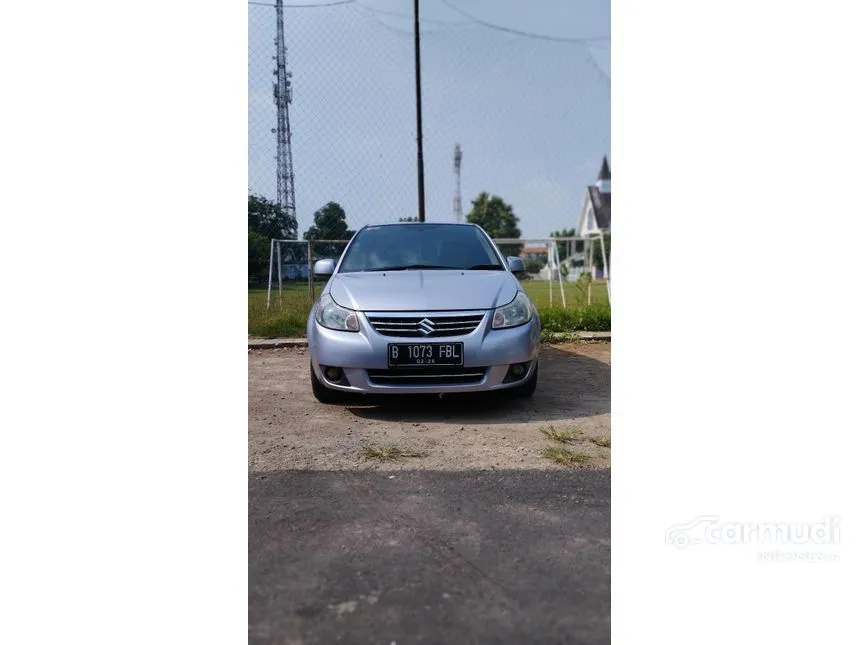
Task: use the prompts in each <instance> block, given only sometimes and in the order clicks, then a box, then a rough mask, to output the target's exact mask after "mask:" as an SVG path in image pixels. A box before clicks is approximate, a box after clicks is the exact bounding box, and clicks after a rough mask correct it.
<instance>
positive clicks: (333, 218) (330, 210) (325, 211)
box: [304, 202, 355, 256]
mask: <svg viewBox="0 0 860 645" xmlns="http://www.w3.org/2000/svg"><path fill="white" fill-rule="evenodd" d="M353 235H355V231H350V230H349V226H348V225H347V223H346V212H344V210H343V208H342V207H341V205H340V204H338V203H337V202H329V203H328V204H326V205H325V206H323V207H322V208H321V209H319V210H318V211H317V212H316V213H314V223H313V226H311V227H310V228H309V229H308V230H307V231H305V234H304V239H306V240H349V239H350V238H352V236H353ZM340 246H341V245H339V244H315V245H314V249H315V250H316V251H317V252H318V253H321V254H322V255H327V256H338V255H340V253H341V251H343V249H342V248H339V247H340Z"/></svg>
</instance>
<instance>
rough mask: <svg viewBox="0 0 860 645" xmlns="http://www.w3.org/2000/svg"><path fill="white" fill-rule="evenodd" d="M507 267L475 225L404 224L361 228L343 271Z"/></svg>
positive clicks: (344, 263) (498, 268)
mask: <svg viewBox="0 0 860 645" xmlns="http://www.w3.org/2000/svg"><path fill="white" fill-rule="evenodd" d="M504 268H505V267H504V265H502V263H501V262H500V261H499V257H498V255H497V254H496V252H495V250H494V249H493V246H492V244H491V243H490V241H489V240H488V239H487V238H486V236H485V235H484V234H483V233H482V232H481V231H480V230H479V229H478V228H476V227H474V226H457V225H455V224H402V225H394V226H372V227H368V228H365V229H362V230H361V231H359V232H358V234H356V236H355V239H354V240H353V241H352V244H350V246H349V249H348V250H347V252H346V256H345V257H344V259H343V263H342V264H341V266H340V270H339V272H340V273H354V272H357V271H409V270H411V269H416V270H417V269H460V270H475V271H478V270H488V271H503V270H504Z"/></svg>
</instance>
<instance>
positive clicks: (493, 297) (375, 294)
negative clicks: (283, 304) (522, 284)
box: [329, 270, 518, 311]
mask: <svg viewBox="0 0 860 645" xmlns="http://www.w3.org/2000/svg"><path fill="white" fill-rule="evenodd" d="M517 290H518V285H517V279H516V278H514V277H513V276H512V275H511V274H510V273H508V272H507V271H459V270H455V271H446V270H432V271H420V270H410V271H388V272H375V271H374V272H365V273H339V274H336V275H335V276H334V277H333V278H332V279H331V281H330V282H329V293H330V294H331V297H332V298H334V301H335V302H336V303H338V304H339V305H341V306H343V307H349V308H350V309H357V310H359V311H454V310H468V309H493V308H494V307H499V306H501V305H506V304H508V303H509V302H510V301H511V300H513V299H514V296H516V295H517Z"/></svg>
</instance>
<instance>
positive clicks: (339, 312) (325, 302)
mask: <svg viewBox="0 0 860 645" xmlns="http://www.w3.org/2000/svg"><path fill="white" fill-rule="evenodd" d="M316 319H317V322H318V323H319V324H320V325H322V326H323V327H328V328H329V329H337V330H340V331H358V315H357V314H356V313H355V312H354V311H352V309H345V308H343V307H341V306H340V305H339V304H337V303H336V302H335V301H334V300H333V299H332V297H331V296H330V295H328V294H325V295H324V296H323V297H322V298H320V301H319V303H317V312H316Z"/></svg>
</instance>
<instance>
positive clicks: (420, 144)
mask: <svg viewBox="0 0 860 645" xmlns="http://www.w3.org/2000/svg"><path fill="white" fill-rule="evenodd" d="M413 8H414V10H413V13H414V18H415V24H414V30H415V108H416V109H415V117H416V121H417V123H418V137H417V138H418V221H419V222H423V221H424V135H423V133H422V131H421V32H420V30H419V27H418V0H414V3H413Z"/></svg>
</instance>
